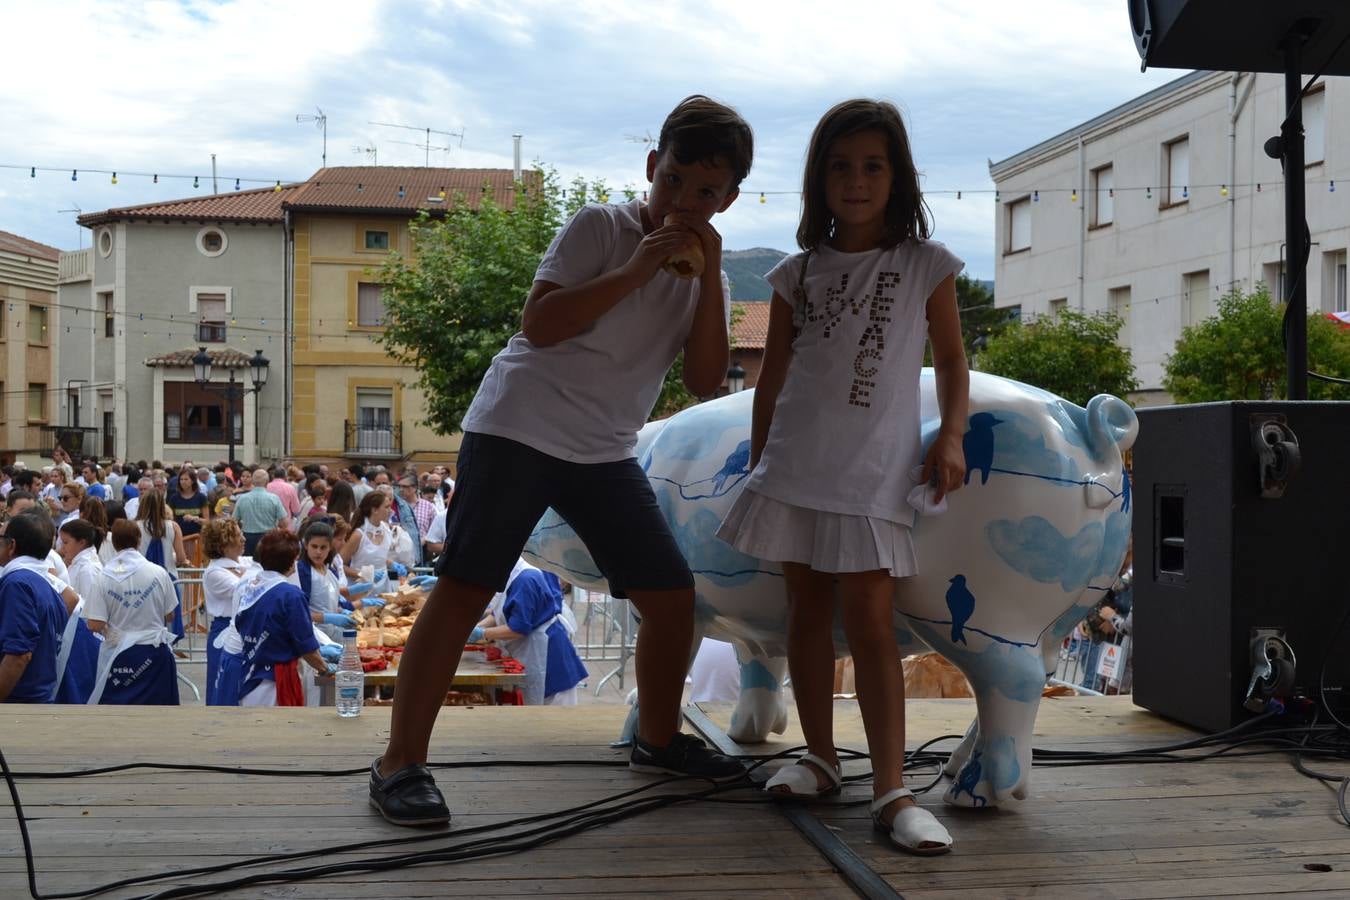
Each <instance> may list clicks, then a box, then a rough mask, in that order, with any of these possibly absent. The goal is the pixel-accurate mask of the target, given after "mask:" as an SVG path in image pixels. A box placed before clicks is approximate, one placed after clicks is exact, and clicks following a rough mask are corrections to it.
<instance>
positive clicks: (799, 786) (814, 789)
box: [764, 753, 843, 800]
mask: <svg viewBox="0 0 1350 900" xmlns="http://www.w3.org/2000/svg"><path fill="white" fill-rule="evenodd" d="M808 763H809V764H810V765H808ZM816 769H819V770H820V771H822V772H824V773H825V774H826V775H827V776H829V779H830V784H829V786H828V787H826V788H825V789H824V790H821V788H820V786H819V784H818V779H817V778H816ZM842 785H843V778H842V775H841V772H840V769H839V766H837V765H831V764H830V763H828V762H826V761H825V760H824V759H821V758H820V757H819V756H816V755H815V754H814V753H805V754H803V755H802V756H801V758H800V759H798V760H797V761H796V762H795V763H793V764H792V765H790V766H783V767H782V768H781V769H779V770H778V771H777V772H775V773H773V777H772V778H770V779H769V780H768V781H767V782H765V784H764V790H766V791H768V792H769V793H770V794H771V795H773V796H775V797H780V798H783V799H788V800H815V799H818V798H820V797H832V796H834V795H835V794H838V793H839V791H840V789H841V787H842ZM776 788H787V790H776Z"/></svg>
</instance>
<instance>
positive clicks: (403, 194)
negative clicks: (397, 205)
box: [398, 184, 408, 200]
mask: <svg viewBox="0 0 1350 900" xmlns="http://www.w3.org/2000/svg"><path fill="white" fill-rule="evenodd" d="M406 196H408V195H407V192H405V191H404V190H403V185H401V184H400V185H399V186H398V199H400V200H402V199H403V198H404V197H406Z"/></svg>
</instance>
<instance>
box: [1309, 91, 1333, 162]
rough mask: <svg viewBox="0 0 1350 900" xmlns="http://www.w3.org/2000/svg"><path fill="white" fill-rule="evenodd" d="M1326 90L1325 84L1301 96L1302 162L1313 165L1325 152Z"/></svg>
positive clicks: (1321, 160)
mask: <svg viewBox="0 0 1350 900" xmlns="http://www.w3.org/2000/svg"><path fill="white" fill-rule="evenodd" d="M1326 135H1327V92H1326V88H1325V86H1322V85H1319V86H1318V87H1315V88H1313V89H1312V90H1311V91H1309V92H1308V93H1307V94H1305V95H1304V97H1303V164H1304V165H1305V166H1315V165H1318V164H1319V163H1321V162H1323V161H1324V160H1325V159H1326V154H1327V147H1326V143H1327V137H1326Z"/></svg>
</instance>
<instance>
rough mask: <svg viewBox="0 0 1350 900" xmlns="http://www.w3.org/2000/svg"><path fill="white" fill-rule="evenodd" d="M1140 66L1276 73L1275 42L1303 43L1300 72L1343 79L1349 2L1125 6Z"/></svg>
mask: <svg viewBox="0 0 1350 900" xmlns="http://www.w3.org/2000/svg"><path fill="white" fill-rule="evenodd" d="M1127 2H1128V4H1129V11H1130V28H1131V30H1132V31H1133V32H1134V45H1135V48H1136V49H1138V51H1139V57H1140V59H1142V60H1143V65H1144V67H1147V66H1153V67H1155V68H1163V69H1205V70H1208V71H1215V72H1284V71H1285V56H1284V51H1283V50H1282V49H1281V46H1280V43H1281V41H1282V40H1283V39H1284V37H1285V36H1286V35H1289V34H1296V35H1299V36H1300V37H1302V38H1303V39H1305V40H1306V43H1304V44H1303V45H1302V48H1301V50H1300V53H1301V56H1302V68H1303V71H1304V72H1305V73H1312V72H1316V71H1318V70H1320V69H1322V68H1323V67H1324V66H1325V67H1326V71H1325V74H1327V75H1350V52H1347V49H1346V45H1343V44H1342V41H1343V40H1344V39H1345V37H1346V35H1347V34H1350V8H1347V7H1350V4H1347V3H1345V2H1344V0H1127Z"/></svg>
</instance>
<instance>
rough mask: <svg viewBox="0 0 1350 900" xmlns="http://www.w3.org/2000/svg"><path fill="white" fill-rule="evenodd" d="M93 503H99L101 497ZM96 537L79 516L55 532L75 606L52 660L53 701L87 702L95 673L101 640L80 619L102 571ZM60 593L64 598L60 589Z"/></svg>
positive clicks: (57, 546)
mask: <svg viewBox="0 0 1350 900" xmlns="http://www.w3.org/2000/svg"><path fill="white" fill-rule="evenodd" d="M94 502H95V503H99V504H102V501H101V500H95V501H94ZM97 539H98V531H97V530H96V529H95V528H94V526H93V525H91V524H90V523H88V522H86V521H84V520H83V519H79V518H75V519H70V520H68V521H66V522H65V523H64V524H62V525H61V530H60V532H59V533H58V535H57V540H56V549H57V552H59V553H60V554H61V561H62V562H63V563H65V565H66V581H65V584H67V585H69V587H68V590H73V591H74V592H75V594H76V595H77V599H76V601H75V606H74V607H73V608H71V609H70V618H69V619H67V620H66V628H65V631H64V633H63V634H62V637H61V653H60V655H59V656H58V657H57V660H56V670H57V674H56V677H57V682H56V688H57V692H56V702H57V703H85V702H87V701H88V700H89V694H90V692H92V691H93V689H94V681H95V679H96V678H97V676H98V653H99V648H100V646H101V644H102V641H100V640H99V639H98V638H97V637H95V636H94V633H93V632H91V631H90V630H89V626H88V623H86V622H85V621H84V610H85V607H86V606H87V605H88V602H87V601H88V599H89V598H90V597H92V596H93V594H94V592H95V591H96V590H98V583H99V579H100V577H101V576H102V574H103V563H101V562H99V558H98V551H97V550H95V549H94V542H95V541H96V540H97ZM53 587H55V585H53ZM58 590H60V589H59V588H58ZM62 596H63V598H64V597H65V592H64V591H63V592H62ZM67 602H69V601H67Z"/></svg>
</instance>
